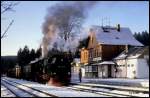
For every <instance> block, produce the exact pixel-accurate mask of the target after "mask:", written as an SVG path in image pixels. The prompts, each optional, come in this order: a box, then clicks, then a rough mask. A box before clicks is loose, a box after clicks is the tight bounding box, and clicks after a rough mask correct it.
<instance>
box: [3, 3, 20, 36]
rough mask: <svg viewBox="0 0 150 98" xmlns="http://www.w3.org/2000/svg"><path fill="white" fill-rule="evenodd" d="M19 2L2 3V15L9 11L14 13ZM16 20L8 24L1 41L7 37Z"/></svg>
mask: <svg viewBox="0 0 150 98" xmlns="http://www.w3.org/2000/svg"><path fill="white" fill-rule="evenodd" d="M18 3H19V2H14V1H1V15H3V14H4V13H6V12H8V11H14V10H13V8H14V6H16V5H17V4H18ZM13 22H14V20H11V22H10V23H9V24H8V26H7V27H6V29H5V30H4V32H2V31H1V39H2V38H4V37H6V33H7V32H8V30H9V28H10V27H11V26H12V24H13Z"/></svg>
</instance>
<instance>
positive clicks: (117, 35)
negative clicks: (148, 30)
mask: <svg viewBox="0 0 150 98" xmlns="http://www.w3.org/2000/svg"><path fill="white" fill-rule="evenodd" d="M90 28H91V29H92V30H93V31H94V32H95V35H96V39H97V41H98V42H99V43H100V44H108V45H132V46H143V45H142V44H141V43H140V42H139V41H137V40H136V39H135V38H134V37H133V35H132V33H131V31H130V29H129V28H126V27H120V31H117V29H116V28H114V27H105V30H107V31H108V32H104V29H103V28H102V27H101V26H91V27H90Z"/></svg>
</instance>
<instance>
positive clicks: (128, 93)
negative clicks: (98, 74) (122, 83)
mask: <svg viewBox="0 0 150 98" xmlns="http://www.w3.org/2000/svg"><path fill="white" fill-rule="evenodd" d="M68 88H69V89H73V90H78V91H84V92H92V93H95V94H100V95H105V96H110V97H142V95H140V94H141V93H139V92H140V91H139V90H137V92H136V90H134V89H133V90H131V89H129V90H127V89H125V90H124V91H123V89H121V90H120V89H115V88H111V87H109V88H107V87H105V86H104V87H102V86H101V87H97V86H90V85H79V84H73V85H71V86H70V87H68ZM141 92H142V93H143V92H145V91H143V90H142V91H141ZM146 92H147V91H146ZM148 93H149V92H147V93H146V94H147V95H145V96H149V94H148Z"/></svg>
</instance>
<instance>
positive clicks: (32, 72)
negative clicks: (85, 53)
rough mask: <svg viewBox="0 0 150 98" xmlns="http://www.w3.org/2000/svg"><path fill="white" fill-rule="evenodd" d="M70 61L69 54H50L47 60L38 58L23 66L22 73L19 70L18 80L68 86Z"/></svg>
mask: <svg viewBox="0 0 150 98" xmlns="http://www.w3.org/2000/svg"><path fill="white" fill-rule="evenodd" d="M72 61H73V58H72V55H71V53H66V52H57V53H51V54H50V56H48V57H47V58H38V59H36V60H34V61H31V62H30V63H29V64H28V65H26V66H24V67H23V71H21V70H20V71H21V72H20V73H21V74H22V75H19V76H21V77H19V78H23V79H26V80H30V81H37V82H40V83H48V84H52V85H53V84H54V85H55V84H60V85H68V84H69V83H70V79H71V62H72ZM12 71H15V70H14V69H13V70H12ZM14 73H15V72H14ZM13 76H14V75H13Z"/></svg>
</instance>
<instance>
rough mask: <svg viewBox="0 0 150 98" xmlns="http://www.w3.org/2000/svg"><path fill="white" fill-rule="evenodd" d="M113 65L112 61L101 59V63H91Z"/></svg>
mask: <svg viewBox="0 0 150 98" xmlns="http://www.w3.org/2000/svg"><path fill="white" fill-rule="evenodd" d="M106 64H108V65H114V64H115V63H114V62H113V61H103V62H101V63H96V64H92V65H106Z"/></svg>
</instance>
